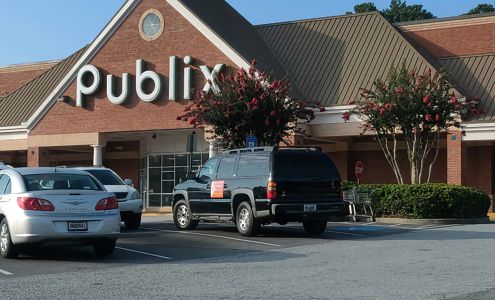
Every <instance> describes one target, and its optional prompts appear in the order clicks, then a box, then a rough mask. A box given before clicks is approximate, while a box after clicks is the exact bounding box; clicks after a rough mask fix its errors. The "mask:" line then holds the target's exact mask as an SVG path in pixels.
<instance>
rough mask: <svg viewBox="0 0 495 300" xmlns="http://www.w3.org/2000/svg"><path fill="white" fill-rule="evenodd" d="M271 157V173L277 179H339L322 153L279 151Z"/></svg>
mask: <svg viewBox="0 0 495 300" xmlns="http://www.w3.org/2000/svg"><path fill="white" fill-rule="evenodd" d="M273 156H274V159H273V172H274V174H276V176H278V177H280V176H282V177H305V178H322V179H323V178H328V179H336V178H339V177H340V175H339V172H338V170H337V168H336V167H335V165H334V164H333V162H332V160H331V159H330V157H329V156H328V155H327V154H325V153H322V152H303V151H279V152H275V153H274V155H273Z"/></svg>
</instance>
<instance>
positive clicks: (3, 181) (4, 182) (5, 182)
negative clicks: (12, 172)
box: [0, 175, 10, 195]
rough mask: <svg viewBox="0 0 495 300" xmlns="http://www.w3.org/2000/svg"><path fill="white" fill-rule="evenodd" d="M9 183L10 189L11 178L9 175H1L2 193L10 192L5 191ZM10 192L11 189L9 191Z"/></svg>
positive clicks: (0, 187)
mask: <svg viewBox="0 0 495 300" xmlns="http://www.w3.org/2000/svg"><path fill="white" fill-rule="evenodd" d="M7 185H8V186H9V189H10V178H9V176H7V175H0V195H3V194H8V193H6V192H5V190H6V188H7ZM9 193H10V191H9Z"/></svg>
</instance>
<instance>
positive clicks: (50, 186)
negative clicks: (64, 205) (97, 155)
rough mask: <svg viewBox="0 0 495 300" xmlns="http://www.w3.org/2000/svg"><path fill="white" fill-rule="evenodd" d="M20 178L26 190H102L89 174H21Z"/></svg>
mask: <svg viewBox="0 0 495 300" xmlns="http://www.w3.org/2000/svg"><path fill="white" fill-rule="evenodd" d="M22 179H23V180H24V184H25V185H26V191H28V192H30V191H45V190H92V191H101V190H103V189H102V188H101V186H100V185H99V184H98V183H97V182H96V181H95V180H94V179H93V178H91V176H89V175H82V174H64V173H47V174H28V175H23V176H22Z"/></svg>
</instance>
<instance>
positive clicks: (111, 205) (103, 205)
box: [95, 197, 119, 210]
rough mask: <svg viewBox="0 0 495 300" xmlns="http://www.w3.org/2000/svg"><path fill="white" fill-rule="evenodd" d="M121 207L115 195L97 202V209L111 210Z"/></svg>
mask: <svg viewBox="0 0 495 300" xmlns="http://www.w3.org/2000/svg"><path fill="white" fill-rule="evenodd" d="M117 208H119V202H118V201H117V198H115V197H109V198H104V199H101V200H100V201H98V203H96V206H95V209H96V210H110V209H117Z"/></svg>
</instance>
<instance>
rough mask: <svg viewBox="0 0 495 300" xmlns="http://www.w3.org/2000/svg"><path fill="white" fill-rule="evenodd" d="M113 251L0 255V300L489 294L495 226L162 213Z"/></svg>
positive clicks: (494, 281)
mask: <svg viewBox="0 0 495 300" xmlns="http://www.w3.org/2000/svg"><path fill="white" fill-rule="evenodd" d="M117 247H118V248H117V249H116V251H115V253H114V255H113V256H111V257H108V258H100V257H97V256H95V255H94V254H93V252H92V248H91V247H79V248H60V247H59V248H39V249H31V250H30V251H29V252H27V253H23V255H22V256H21V257H20V258H19V259H17V260H7V259H2V258H0V299H79V298H82V297H84V298H91V299H103V298H106V299H119V298H120V299H175V298H179V297H181V298H186V299H190V298H201V299H231V298H245V299H261V298H263V299H265V298H272V299H495V224H484V225H462V226H461V225H454V226H434V225H431V226H428V225H427V226H404V225H393V224H392V225H389V224H387V225H384V224H383V225H380V224H376V223H373V224H364V223H329V227H328V228H327V231H326V232H325V234H324V235H322V236H321V237H319V238H311V237H308V236H306V235H305V233H304V230H303V229H302V226H301V225H298V224H293V225H286V226H278V225H277V226H267V227H264V229H263V231H262V234H261V235H260V236H258V237H255V238H244V237H242V236H240V235H239V234H238V233H237V232H236V229H235V226H234V225H231V224H204V223H202V224H200V225H199V227H198V229H197V230H195V231H186V232H183V231H180V232H179V231H177V230H176V228H175V226H174V225H173V224H172V223H171V222H170V220H167V219H165V218H164V217H147V218H145V220H144V222H143V226H142V228H140V229H138V230H125V229H123V233H122V237H121V238H120V239H119V241H118V244H117Z"/></svg>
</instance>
